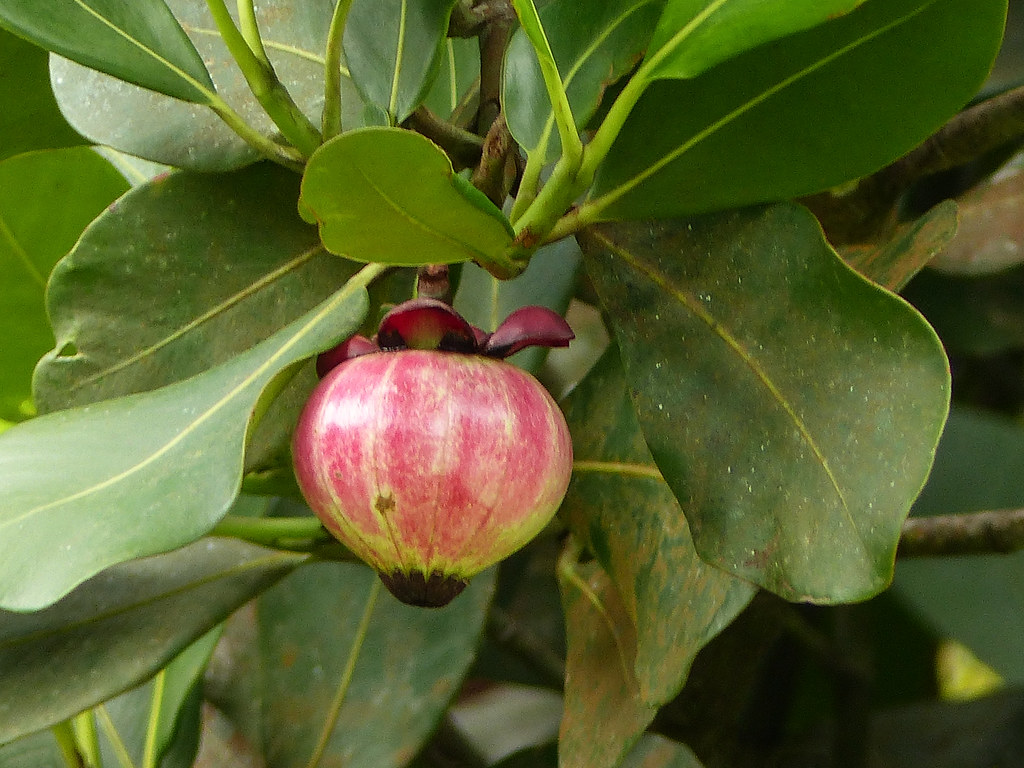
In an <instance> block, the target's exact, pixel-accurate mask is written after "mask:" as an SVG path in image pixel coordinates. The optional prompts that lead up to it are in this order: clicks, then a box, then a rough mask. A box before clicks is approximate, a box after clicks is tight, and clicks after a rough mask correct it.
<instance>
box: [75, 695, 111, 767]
mask: <svg viewBox="0 0 1024 768" xmlns="http://www.w3.org/2000/svg"><path fill="white" fill-rule="evenodd" d="M71 727H72V728H73V729H74V732H75V743H76V744H77V745H78V754H79V755H81V756H82V758H84V760H85V764H86V765H87V766H89V768H103V757H102V756H101V755H100V739H99V736H98V735H97V734H96V718H95V717H94V716H93V711H92V710H91V709H87V710H85V712H82V713H81V714H78V715H75V717H74V718H73V719H72V720H71Z"/></svg>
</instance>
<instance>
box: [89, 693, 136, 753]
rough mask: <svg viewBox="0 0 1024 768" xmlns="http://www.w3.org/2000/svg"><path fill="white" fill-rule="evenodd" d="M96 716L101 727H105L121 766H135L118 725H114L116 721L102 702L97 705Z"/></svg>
mask: <svg viewBox="0 0 1024 768" xmlns="http://www.w3.org/2000/svg"><path fill="white" fill-rule="evenodd" d="M96 718H97V719H98V720H99V721H100V727H101V728H103V733H104V734H105V735H106V737H107V741H108V742H110V748H111V749H113V750H114V756H115V757H117V762H118V764H119V765H120V766H121V768H135V763H134V762H133V761H132V756H131V755H130V754H128V747H127V746H125V743H124V739H122V738H121V734H120V733H118V732H117V726H116V725H114V721H113V720H112V719H111V717H110V713H109V712H108V711H107V708H106V707H105V706H104V705H102V704H100V705H99V706H98V707H96Z"/></svg>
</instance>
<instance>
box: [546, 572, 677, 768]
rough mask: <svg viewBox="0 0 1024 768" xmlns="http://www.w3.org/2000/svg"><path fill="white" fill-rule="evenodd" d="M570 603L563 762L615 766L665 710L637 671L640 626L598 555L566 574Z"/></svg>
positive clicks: (572, 766) (574, 767) (577, 767)
mask: <svg viewBox="0 0 1024 768" xmlns="http://www.w3.org/2000/svg"><path fill="white" fill-rule="evenodd" d="M559 586H560V588H561V591H562V606H563V608H564V610H565V626H566V643H567V646H568V647H567V653H566V661H565V663H566V669H565V710H564V712H563V714H562V725H561V728H560V730H559V734H558V765H559V767H560V768H613V766H616V765H618V764H619V763H620V762H621V761H622V759H623V757H625V755H626V753H627V752H628V751H629V749H630V747H632V746H633V745H634V744H635V743H636V741H637V739H639V738H640V736H641V735H642V734H643V732H644V730H645V729H646V728H647V726H648V725H650V724H651V722H652V721H653V720H654V716H655V715H656V714H657V713H658V708H657V706H655V705H653V704H648V703H645V702H644V700H643V697H642V696H641V695H640V690H639V688H638V687H637V682H636V678H635V677H634V675H633V670H632V667H633V661H634V659H635V656H636V634H635V630H634V628H633V624H632V622H631V621H630V618H629V614H628V612H627V610H626V607H625V606H624V605H623V604H622V601H621V599H620V598H619V596H618V594H617V593H616V591H615V587H614V586H612V583H611V580H610V579H609V578H608V576H607V575H606V574H605V572H604V571H602V570H601V568H600V567H599V566H598V565H597V564H596V563H589V564H587V565H579V566H576V567H575V570H574V571H573V573H572V575H571V576H570V575H569V574H567V573H565V572H564V571H563V572H561V573H560V574H559Z"/></svg>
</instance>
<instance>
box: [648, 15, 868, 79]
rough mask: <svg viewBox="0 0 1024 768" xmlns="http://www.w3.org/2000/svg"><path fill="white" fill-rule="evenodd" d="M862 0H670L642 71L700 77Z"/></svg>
mask: <svg viewBox="0 0 1024 768" xmlns="http://www.w3.org/2000/svg"><path fill="white" fill-rule="evenodd" d="M862 3H864V0H775V2H767V3H766V2H764V0H740V1H739V2H736V0H668V2H667V3H666V5H665V10H664V12H663V13H662V15H661V18H660V19H659V20H658V26H657V28H656V29H655V30H654V35H653V36H652V37H651V43H650V46H649V47H648V49H647V56H646V57H645V59H644V66H643V69H642V70H641V71H642V72H643V76H644V79H645V80H646V81H654V80H660V79H663V78H687V77H696V76H697V75H699V74H700V73H701V72H704V71H706V70H708V69H710V68H711V67H713V66H714V65H715V64H719V63H721V62H723V61H725V60H726V59H731V58H732V57H734V56H736V55H737V54H740V53H743V52H744V51H749V50H751V49H752V48H755V47H757V46H759V45H762V44H764V43H768V42H771V41H772V40H777V39H779V38H780V37H785V36H786V35H791V34H793V33H795V32H800V31H803V30H805V29H808V28H810V27H815V26H817V25H819V24H823V23H825V22H826V21H830V20H831V19H835V18H838V17H839V16H843V15H844V14H847V13H849V12H850V11H852V10H853V9H854V8H856V7H857V6H859V5H861V4H862ZM638 74H639V73H638Z"/></svg>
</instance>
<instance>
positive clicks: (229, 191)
mask: <svg viewBox="0 0 1024 768" xmlns="http://www.w3.org/2000/svg"><path fill="white" fill-rule="evenodd" d="M298 187H299V178H298V177H297V176H296V175H295V174H294V173H291V172H289V171H286V170H284V169H282V168H279V167H277V166H274V165H271V164H269V163H267V164H261V165H257V166H254V167H251V168H248V169H245V170H243V171H239V172H236V173H230V174H217V175H211V174H197V173H174V174H171V175H169V176H165V177H162V178H159V179H157V180H155V181H153V182H150V183H148V184H146V185H144V186H142V187H139V188H137V189H134V190H132V192H130V193H129V194H127V195H125V196H124V197H123V198H122V199H121V200H119V201H118V202H117V204H116V205H115V206H113V207H111V208H110V209H109V210H107V211H106V212H105V213H103V215H101V216H100V217H99V218H98V219H97V220H96V221H95V222H94V223H93V224H92V226H91V227H89V229H88V230H87V231H86V232H85V234H84V235H83V236H82V238H81V240H79V242H78V243H77V244H75V247H74V249H73V250H72V251H71V253H70V254H68V256H67V257H66V258H64V259H62V260H61V262H60V263H59V264H58V266H57V268H56V269H55V270H54V273H53V276H52V278H51V280H50V284H49V286H48V288H47V309H48V311H49V316H50V320H51V322H52V323H53V327H54V334H55V335H56V345H55V347H54V349H53V350H52V351H51V352H49V353H48V354H47V355H46V356H45V357H44V358H43V359H42V361H40V364H39V367H38V368H37V369H36V375H35V381H34V386H35V389H34V391H35V396H36V403H37V406H38V407H39V409H40V410H41V411H44V412H46V411H51V410H56V409H60V408H68V407H71V406H77V405H85V404H87V403H92V402H96V401H98V400H106V399H108V398H112V397H120V396H122V395H127V394H131V393H134V392H141V391H145V390H150V389H156V388H158V387H160V386H163V385H165V384H170V383H173V382H175V381H181V380H182V379H186V378H188V377H189V376H193V375H195V374H198V373H202V372H203V371H205V370H208V369H210V368H212V367H213V366H215V365H218V364H220V363H223V362H225V361H226V360H229V359H230V358H232V357H233V356H235V355H237V354H240V353H242V352H244V351H245V350H247V349H249V348H250V347H252V346H253V345H254V344H256V343H258V342H261V341H263V340H264V339H266V338H267V337H269V336H270V335H272V334H273V333H275V332H276V331H278V330H280V329H281V328H283V327H284V326H285V325H287V324H288V323H290V322H293V321H294V320H296V319H297V318H299V317H300V316H301V315H303V314H304V313H306V312H308V311H309V310H310V309H312V308H313V307H315V306H316V305H317V304H319V303H320V302H321V301H323V300H324V299H326V298H327V297H328V296H330V295H331V294H332V293H333V292H334V291H335V290H337V288H338V286H340V285H343V284H344V283H345V281H346V280H347V279H348V278H349V277H351V275H352V274H353V273H354V272H355V265H353V264H351V263H348V262H345V261H343V260H341V259H338V258H337V257H335V256H333V255H331V254H329V253H327V252H326V251H325V250H324V249H323V247H322V246H321V245H320V240H319V237H318V236H317V232H316V229H315V228H314V227H310V226H309V225H308V224H306V223H305V222H303V221H302V220H301V219H300V218H299V217H298V215H297V214H296V212H295V203H296V200H297V199H298V193H299V189H298ZM154 308H159V311H156V312H154Z"/></svg>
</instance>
